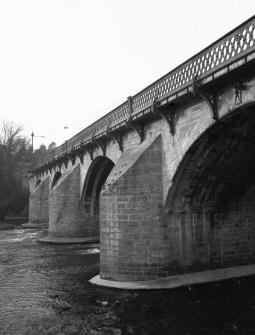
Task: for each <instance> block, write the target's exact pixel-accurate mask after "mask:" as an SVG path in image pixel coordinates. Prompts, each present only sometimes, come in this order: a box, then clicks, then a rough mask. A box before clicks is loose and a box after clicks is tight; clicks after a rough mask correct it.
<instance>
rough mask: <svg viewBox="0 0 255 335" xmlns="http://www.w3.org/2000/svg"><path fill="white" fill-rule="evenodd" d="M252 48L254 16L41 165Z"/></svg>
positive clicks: (50, 155)
mask: <svg viewBox="0 0 255 335" xmlns="http://www.w3.org/2000/svg"><path fill="white" fill-rule="evenodd" d="M254 51H255V16H253V17H251V18H250V19H249V20H247V21H246V22H244V23H243V24H241V25H240V26H239V27H237V28H235V29H234V30H232V31H231V32H230V33H228V34H226V35H225V36H223V37H222V38H221V39H219V40H218V41H216V42H215V43H213V44H211V45H210V46H209V47H207V48H206V49H204V50H202V51H201V52H199V53H198V54H197V55H195V56H194V57H192V58H190V59H189V60H188V61H186V62H185V63H183V64H181V65H180V66H179V67H177V68H176V69H174V70H173V71H171V72H169V73H168V74H166V75H165V76H163V77H162V78H160V79H159V80H157V81H156V82H154V83H153V84H151V85H150V86H148V87H146V88H145V89H144V90H142V91H141V92H139V93H138V94H136V95H135V96H133V97H132V99H131V109H130V106H129V103H130V101H126V102H124V103H123V104H121V105H120V106H118V107H117V108H115V109H114V110H113V111H111V112H110V113H108V114H106V115H105V116H103V117H102V118H100V119H99V120H98V121H96V122H94V123H93V124H92V125H90V126H89V127H87V128H85V129H84V130H82V131H81V132H80V133H78V134H76V135H75V136H74V137H72V138H71V139H69V140H68V141H66V142H65V143H64V144H62V145H60V146H59V147H58V148H56V149H54V150H53V151H52V152H51V153H50V154H48V155H47V156H45V157H44V158H43V163H42V165H45V164H47V163H48V162H50V161H52V160H54V159H55V158H56V157H59V156H61V155H63V154H65V153H66V152H69V151H70V150H72V149H73V148H77V147H79V146H80V145H82V144H84V143H86V141H89V140H90V139H91V138H92V136H97V135H99V134H101V133H103V132H105V131H106V129H107V127H108V128H112V127H113V126H116V125H118V124H120V123H122V122H123V121H125V120H127V119H128V118H129V117H130V112H131V117H132V115H135V114H137V113H138V112H140V111H142V110H145V109H147V108H149V107H150V106H151V105H152V104H153V102H154V101H155V99H156V98H157V101H161V100H163V99H165V98H166V97H169V96H171V95H174V94H175V93H176V92H179V91H181V90H183V89H185V88H186V87H188V86H190V85H191V84H192V82H193V79H194V78H199V79H203V78H205V77H207V76H209V75H211V74H213V73H215V72H216V71H219V70H220V69H222V68H224V67H226V66H227V65H229V64H232V63H235V62H236V61H238V60H239V59H241V58H244V57H246V56H247V59H246V60H245V61H248V60H249V59H248V57H249V55H250V54H252V53H254ZM253 58H255V56H254V54H253V55H250V59H253Z"/></svg>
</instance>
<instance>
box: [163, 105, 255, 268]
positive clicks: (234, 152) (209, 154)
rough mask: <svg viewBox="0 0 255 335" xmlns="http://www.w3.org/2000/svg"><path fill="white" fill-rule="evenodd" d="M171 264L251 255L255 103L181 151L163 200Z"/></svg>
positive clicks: (236, 260)
mask: <svg viewBox="0 0 255 335" xmlns="http://www.w3.org/2000/svg"><path fill="white" fill-rule="evenodd" d="M164 221H165V224H167V226H168V227H171V229H173V231H175V234H176V235H175V236H178V238H179V240H180V241H181V243H179V244H178V242H177V240H176V245H175V246H176V249H175V252H176V255H177V257H178V261H177V263H178V264H179V265H181V266H184V267H191V268H192V269H193V270H194V269H195V268H196V266H197V268H198V269H200V268H208V267H218V266H222V267H224V266H229V265H231V264H235V265H237V264H247V263H249V262H250V261H251V260H253V262H254V259H255V107H254V106H250V107H247V108H246V109H245V110H243V109H242V110H235V111H233V112H231V113H229V114H228V115H226V116H225V117H223V118H222V119H221V120H220V122H219V123H217V124H214V125H212V126H211V127H210V128H209V129H207V130H206V131H205V132H204V133H203V134H202V135H201V136H200V137H199V138H198V139H197V140H196V142H195V143H194V144H193V145H192V146H191V147H190V149H189V150H188V151H187V152H186V154H185V156H184V158H183V160H182V161H181V163H180V165H179V167H178V169H177V171H176V173H175V175H174V178H173V180H172V186H171V188H170V190H169V194H168V197H167V200H166V204H165V208H164Z"/></svg>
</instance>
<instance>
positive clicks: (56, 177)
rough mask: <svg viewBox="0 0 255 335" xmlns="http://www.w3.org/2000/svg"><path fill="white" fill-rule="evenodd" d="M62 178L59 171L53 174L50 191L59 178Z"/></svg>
mask: <svg viewBox="0 0 255 335" xmlns="http://www.w3.org/2000/svg"><path fill="white" fill-rule="evenodd" d="M61 176H62V173H61V172H60V171H57V172H56V173H55V174H54V177H53V180H52V184H51V189H53V188H54V186H56V185H57V182H58V180H59V179H60V177H61Z"/></svg>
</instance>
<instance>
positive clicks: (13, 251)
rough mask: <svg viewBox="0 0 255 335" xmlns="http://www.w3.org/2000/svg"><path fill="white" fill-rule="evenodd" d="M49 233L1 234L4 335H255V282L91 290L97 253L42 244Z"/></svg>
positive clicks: (91, 248)
mask: <svg viewBox="0 0 255 335" xmlns="http://www.w3.org/2000/svg"><path fill="white" fill-rule="evenodd" d="M45 234H46V233H45V232H43V231H36V230H24V229H14V230H2V231H0V334H1V335H10V334H12V335H25V334H28V335H30V334H36V335H37V334H39V335H41V334H52V335H55V334H59V335H60V334H61V335H62V334H68V335H70V334H91V335H105V334H106V335H107V334H113V335H128V334H138V335H148V334H149V335H150V334H157V335H164V334H166V335H168V334H173V335H192V334H195V335H198V334H203V335H205V334H211V335H213V334H217V335H219V334H255V292H254V287H255V279H254V277H250V278H243V279H238V280H231V281H227V282H222V283H214V284H207V285H201V286H197V287H193V288H187V287H185V288H180V289H176V290H167V291H147V292H144V291H143V292H142V291H139V292H134V291H122V290H114V289H107V288H100V287H97V286H94V285H91V284H89V283H88V280H89V279H90V278H91V277H93V276H95V275H97V274H98V273H99V248H98V247H97V246H96V245H94V246H84V245H46V244H38V243H37V239H38V238H40V237H42V236H44V235H45Z"/></svg>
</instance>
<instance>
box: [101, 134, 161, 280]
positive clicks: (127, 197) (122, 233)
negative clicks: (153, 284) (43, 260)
mask: <svg viewBox="0 0 255 335" xmlns="http://www.w3.org/2000/svg"><path fill="white" fill-rule="evenodd" d="M162 201H163V180H162V139H161V136H157V137H156V138H155V136H153V137H151V138H150V139H148V140H147V141H145V142H144V143H142V144H141V145H140V146H139V147H136V148H133V149H129V150H127V151H126V152H125V154H124V155H123V156H121V158H120V159H119V161H118V163H117V165H116V166H115V167H114V169H113V170H112V172H111V174H110V175H109V177H108V179H107V181H106V185H105V189H104V191H103V193H101V204H100V224H101V229H100V231H101V235H100V243H101V245H100V249H101V253H100V257H101V259H100V264H101V268H100V275H101V277H102V278H111V279H115V280H139V279H145V278H148V277H151V278H152V277H157V276H160V275H162V273H161V270H162V269H163V267H164V261H165V253H164V244H165V243H164V234H163V230H164V228H163V227H162V224H161V211H162Z"/></svg>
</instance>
